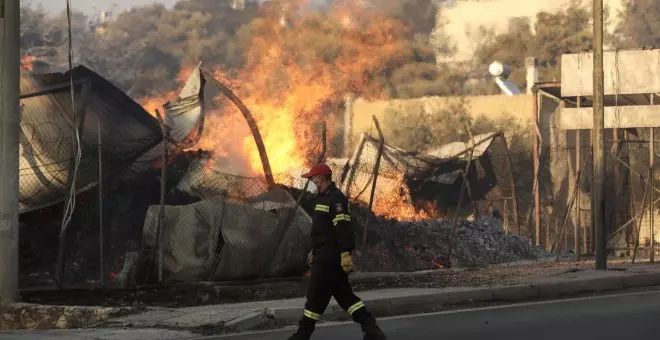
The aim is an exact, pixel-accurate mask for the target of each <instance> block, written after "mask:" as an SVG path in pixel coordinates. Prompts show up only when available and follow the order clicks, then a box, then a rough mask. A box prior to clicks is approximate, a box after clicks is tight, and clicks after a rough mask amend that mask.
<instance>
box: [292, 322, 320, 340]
mask: <svg viewBox="0 0 660 340" xmlns="http://www.w3.org/2000/svg"><path fill="white" fill-rule="evenodd" d="M315 328H316V322H314V321H313V320H311V319H308V318H303V319H302V320H300V323H299V324H298V331H297V332H296V333H294V334H293V335H292V336H290V337H288V338H287V340H309V338H311V337H312V333H314V329H315Z"/></svg>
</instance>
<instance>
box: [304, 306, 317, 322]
mask: <svg viewBox="0 0 660 340" xmlns="http://www.w3.org/2000/svg"><path fill="white" fill-rule="evenodd" d="M303 314H304V315H305V316H306V317H308V318H310V319H312V320H316V321H319V319H321V315H320V314H317V313H314V312H312V311H311V310H307V309H305V312H304V313H303Z"/></svg>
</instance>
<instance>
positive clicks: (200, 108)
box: [123, 65, 205, 177]
mask: <svg viewBox="0 0 660 340" xmlns="http://www.w3.org/2000/svg"><path fill="white" fill-rule="evenodd" d="M204 84H205V80H204V76H203V75H202V73H201V70H200V66H199V65H198V66H197V67H196V68H195V69H194V70H193V72H192V74H191V75H190V76H189V77H188V80H187V81H186V84H185V85H184V87H183V89H182V90H181V92H180V93H179V97H178V99H177V100H175V101H172V102H168V103H167V104H165V106H164V109H165V110H166V115H165V124H166V125H167V126H168V128H169V129H170V141H171V143H169V144H168V147H169V150H170V151H174V150H175V149H177V148H178V149H187V148H190V147H192V146H194V145H195V144H196V143H197V142H198V141H199V139H200V138H201V136H202V132H203V129H204ZM159 131H160V129H159ZM161 135H162V133H161ZM174 144H176V145H174ZM163 147H164V144H163V143H162V142H161V143H159V144H158V145H156V146H154V147H153V148H151V149H150V150H149V151H148V152H146V153H145V154H144V155H142V156H141V157H140V158H139V159H137V160H136V161H135V162H134V163H133V165H132V166H131V168H130V169H129V171H127V172H126V173H124V174H123V177H131V176H132V175H134V174H136V173H140V172H142V171H144V170H145V169H148V168H150V167H152V166H153V164H154V163H157V162H160V160H161V155H162V153H163ZM170 154H171V152H170Z"/></svg>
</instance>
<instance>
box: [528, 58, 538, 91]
mask: <svg viewBox="0 0 660 340" xmlns="http://www.w3.org/2000/svg"><path fill="white" fill-rule="evenodd" d="M525 69H526V70H527V78H526V82H527V93H530V94H531V93H532V87H533V86H534V84H536V83H538V82H539V70H538V61H537V59H536V57H527V58H525Z"/></svg>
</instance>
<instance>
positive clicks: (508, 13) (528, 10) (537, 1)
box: [438, 0, 623, 61]
mask: <svg viewBox="0 0 660 340" xmlns="http://www.w3.org/2000/svg"><path fill="white" fill-rule="evenodd" d="M572 1H574V0H454V1H448V2H447V3H448V4H447V5H445V6H443V7H441V8H440V9H439V10H438V13H439V15H440V16H441V18H442V21H443V22H445V23H446V25H445V27H444V30H445V31H446V33H447V35H448V36H449V37H450V38H451V39H452V41H454V42H455V43H456V45H457V46H456V47H457V49H458V51H457V53H456V55H454V56H453V57H452V58H451V60H449V61H466V60H469V59H471V57H472V54H473V53H474V51H475V49H476V48H477V46H478V44H479V41H478V40H476V39H475V38H476V35H477V33H478V30H479V27H480V26H485V27H489V28H493V29H494V30H495V32H496V33H503V32H506V30H507V29H508V26H509V20H511V19H513V18H520V17H524V18H529V20H530V22H531V23H532V27H533V26H534V22H535V19H536V14H537V13H538V12H541V11H546V12H556V11H558V10H560V9H562V8H566V7H567V6H568V5H569V4H570V3H571V2H572ZM622 3H623V2H622V1H621V0H604V4H605V6H606V7H607V8H609V11H610V13H612V15H611V16H612V17H615V16H616V15H615V14H616V13H618V12H619V11H620V10H621V9H622V8H623V6H622ZM585 5H586V6H591V1H586V2H585ZM440 13H441V14H440ZM615 23H616V21H613V22H612V25H610V26H609V27H607V29H608V30H609V31H610V32H611V31H612V30H613V29H614V26H615V25H614V24H615Z"/></svg>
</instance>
